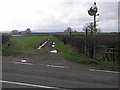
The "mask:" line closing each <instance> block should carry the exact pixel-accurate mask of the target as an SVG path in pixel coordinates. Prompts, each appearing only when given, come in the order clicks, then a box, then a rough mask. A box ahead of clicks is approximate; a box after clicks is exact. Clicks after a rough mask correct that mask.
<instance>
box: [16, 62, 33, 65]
mask: <svg viewBox="0 0 120 90" xmlns="http://www.w3.org/2000/svg"><path fill="white" fill-rule="evenodd" d="M14 63H16V64H26V65H32V63H21V62H14Z"/></svg>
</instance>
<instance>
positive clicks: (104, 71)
mask: <svg viewBox="0 0 120 90" xmlns="http://www.w3.org/2000/svg"><path fill="white" fill-rule="evenodd" d="M89 71H92V72H94V71H98V72H108V73H117V74H118V73H120V72H115V71H107V70H97V69H89Z"/></svg>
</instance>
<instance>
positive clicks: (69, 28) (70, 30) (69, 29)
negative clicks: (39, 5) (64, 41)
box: [64, 27, 73, 35]
mask: <svg viewBox="0 0 120 90" xmlns="http://www.w3.org/2000/svg"><path fill="white" fill-rule="evenodd" d="M64 32H69V33H70V35H71V34H72V32H73V31H72V28H71V27H67V29H66V30H65V31H64Z"/></svg>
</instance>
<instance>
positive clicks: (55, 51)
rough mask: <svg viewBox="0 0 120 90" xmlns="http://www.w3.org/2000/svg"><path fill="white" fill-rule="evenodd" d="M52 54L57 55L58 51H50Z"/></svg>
mask: <svg viewBox="0 0 120 90" xmlns="http://www.w3.org/2000/svg"><path fill="white" fill-rule="evenodd" d="M50 52H51V53H57V52H58V51H57V50H52V51H50Z"/></svg>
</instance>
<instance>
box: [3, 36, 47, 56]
mask: <svg viewBox="0 0 120 90" xmlns="http://www.w3.org/2000/svg"><path fill="white" fill-rule="evenodd" d="M46 38H47V37H46V36H23V37H12V38H11V45H10V47H9V48H7V49H4V50H3V55H12V54H21V53H25V52H29V50H30V49H31V48H35V46H36V45H38V44H39V43H41V42H42V41H43V40H45V39H46Z"/></svg>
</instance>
